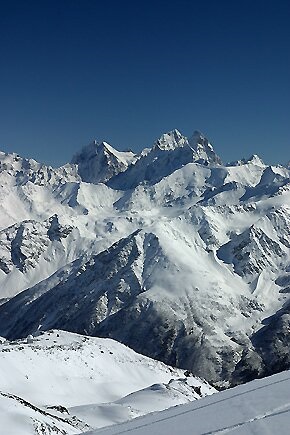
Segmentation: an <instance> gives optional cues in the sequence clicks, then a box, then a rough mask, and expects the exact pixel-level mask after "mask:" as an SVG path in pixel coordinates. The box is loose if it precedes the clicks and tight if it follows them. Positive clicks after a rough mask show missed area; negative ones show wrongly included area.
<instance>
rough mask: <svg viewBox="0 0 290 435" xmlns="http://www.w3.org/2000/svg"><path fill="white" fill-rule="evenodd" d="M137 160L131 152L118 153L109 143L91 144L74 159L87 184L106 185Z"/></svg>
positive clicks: (73, 161) (95, 142) (94, 142)
mask: <svg viewBox="0 0 290 435" xmlns="http://www.w3.org/2000/svg"><path fill="white" fill-rule="evenodd" d="M135 160H136V156H135V154H134V153H133V152H131V151H127V152H125V151H117V150H116V149H115V148H113V147H112V146H111V145H110V144H108V143H107V142H101V143H98V142H97V141H93V142H91V143H90V144H89V145H87V146H85V147H84V148H83V149H82V150H81V151H80V152H79V153H77V154H76V155H75V156H74V157H73V159H72V164H75V165H77V167H78V173H79V175H80V177H81V179H82V180H83V181H85V182H87V183H94V184H96V183H105V182H106V181H108V180H109V179H110V178H112V177H113V176H115V175H117V174H119V173H120V172H123V171H125V170H126V169H127V167H128V166H129V165H130V164H131V163H133V162H134V161H135Z"/></svg>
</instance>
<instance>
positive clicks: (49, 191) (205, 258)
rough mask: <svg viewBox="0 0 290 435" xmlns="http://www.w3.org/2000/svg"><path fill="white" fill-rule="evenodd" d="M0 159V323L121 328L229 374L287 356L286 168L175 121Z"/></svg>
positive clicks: (142, 345)
mask: <svg viewBox="0 0 290 435" xmlns="http://www.w3.org/2000/svg"><path fill="white" fill-rule="evenodd" d="M253 151H254V150H253ZM0 162H1V171H0V182H1V189H0V196H1V201H0V207H1V213H0V226H1V232H0V289H1V295H0V299H2V300H1V303H2V305H1V306H0V335H2V336H6V337H10V338H18V337H24V336H26V335H27V334H30V333H35V332H36V331H38V330H46V329H50V328H63V329H67V330H70V331H74V332H78V333H84V334H90V335H101V336H104V337H112V338H115V339H117V340H119V341H122V342H124V343H126V344H127V345H129V346H131V347H133V348H134V349H135V350H137V351H138V352H142V353H145V354H147V355H149V356H151V357H154V358H158V359H160V360H162V361H164V362H167V363H169V364H172V365H178V366H179V367H183V368H185V369H189V370H192V371H194V373H196V374H198V375H199V376H202V377H206V378H207V379H208V380H210V381H213V382H216V383H217V384H220V383H221V384H223V385H229V384H236V383H239V382H244V381H246V380H249V379H252V378H254V377H256V376H257V375H259V376H262V375H267V374H269V373H273V372H275V371H279V370H282V369H287V368H289V367H290V361H289V357H288V355H289V352H290V342H289V336H288V334H287V328H288V326H289V315H290V314H289V295H290V291H289V274H290V230H289V228H290V225H289V223H290V172H289V168H286V167H282V166H267V165H265V164H264V163H263V162H262V161H261V160H260V159H259V158H258V156H255V155H254V156H252V157H251V158H249V159H242V160H240V161H237V162H235V163H233V164H230V165H223V164H222V162H221V160H220V158H219V157H218V156H217V154H216V153H215V151H214V149H213V147H212V145H211V144H210V142H209V141H208V140H207V139H206V138H205V137H204V136H203V135H202V134H201V133H198V132H196V133H194V135H193V137H192V138H190V139H188V138H186V137H185V136H183V135H182V134H181V133H180V132H179V131H178V130H173V131H171V132H169V133H166V134H164V135H162V136H161V137H160V139H158V140H157V141H156V142H155V143H154V144H153V146H152V147H151V148H148V149H146V150H144V151H143V152H141V153H140V155H138V156H135V155H133V154H132V153H130V152H119V151H116V150H115V149H114V148H113V147H111V146H110V145H109V144H107V143H101V144H97V143H93V144H90V145H89V146H88V147H86V148H84V149H83V150H82V151H81V152H80V153H79V155H78V156H76V157H75V158H74V160H73V162H74V163H73V164H68V165H65V166H63V167H61V168H56V169H55V168H50V167H46V166H44V165H41V164H38V163H37V162H35V161H32V160H26V159H22V158H21V157H19V156H17V155H15V154H4V153H2V154H1V155H0ZM52 224H53V225H54V227H55V230H54V231H52V229H51V226H52ZM9 298H10V300H8V299H9ZM4 302H5V303H4ZM268 355H270V357H268Z"/></svg>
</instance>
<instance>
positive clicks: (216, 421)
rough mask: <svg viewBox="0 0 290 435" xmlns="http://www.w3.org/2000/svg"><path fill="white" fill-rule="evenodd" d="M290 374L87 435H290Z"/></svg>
mask: <svg viewBox="0 0 290 435" xmlns="http://www.w3.org/2000/svg"><path fill="white" fill-rule="evenodd" d="M289 388H290V372H289V371H286V372H283V373H280V374H279V375H274V376H271V377H269V378H265V379H262V380H261V379H260V380H256V381H253V382H250V383H248V384H245V385H240V386H239V387H236V388H232V389H230V390H227V391H223V392H221V393H218V394H214V395H213V396H210V397H207V398H204V399H202V400H200V401H199V402H193V403H190V404H187V405H182V406H177V407H174V408H171V409H169V410H166V411H163V412H158V413H155V414H151V415H148V416H146V417H142V418H138V419H136V420H134V421H132V422H130V423H124V424H121V425H116V426H112V427H111V428H108V429H104V430H100V431H97V432H95V431H94V432H88V433H87V435H89V434H90V435H93V434H98V435H115V434H127V433H130V434H136V435H148V434H152V433H154V434H158V435H168V434H175V433H178V434H180V435H209V434H224V433H227V434H235V435H248V434H256V435H265V434H274V433H279V434H281V435H287V434H289V425H290V403H289Z"/></svg>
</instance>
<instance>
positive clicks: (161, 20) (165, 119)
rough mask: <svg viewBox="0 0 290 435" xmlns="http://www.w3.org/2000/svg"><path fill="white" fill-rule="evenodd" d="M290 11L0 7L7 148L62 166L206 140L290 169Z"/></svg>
mask: <svg viewBox="0 0 290 435" xmlns="http://www.w3.org/2000/svg"><path fill="white" fill-rule="evenodd" d="M289 23H290V2H289V1H288V0H287V1H284V0H274V1H267V0H263V1H261V0H251V1H249V0H239V1H234V0H228V1H225V0H216V1H213V0H208V1H206V0H203V1H201V0H199V1H194V0H192V1H186V0H178V1H177V0H176V1H175V0H173V1H169V0H167V1H162V0H156V1H151V0H146V1H145V0H138V1H137V0H135V1H127V0H119V1H118V0H107V1H104V0H102V1H99V0H95V1H91V0H77V1H76V0H57V1H55V0H49V1H46V0H38V1H30V0H25V1H24V0H22V1H20V0H19V1H13V0H6V1H5V0H0V62H1V64H0V149H2V150H4V151H9V152H12V151H15V152H18V153H19V154H21V155H23V156H25V157H34V158H35V159H37V160H40V161H43V162H46V163H50V164H54V165H57V164H62V163H65V162H66V161H69V160H70V159H71V157H72V155H73V154H74V153H75V152H76V151H77V150H78V149H80V148H81V147H82V146H83V145H85V144H87V143H88V142H90V141H91V140H92V139H94V138H96V139H99V140H107V141H109V142H110V143H111V144H112V145H113V146H115V147H116V148H119V149H125V148H127V147H131V148H133V149H134V150H135V151H138V150H140V149H141V148H143V147H145V146H150V145H151V144H152V142H153V141H154V140H155V139H156V138H157V137H159V136H160V135H161V134H162V133H163V132H166V131H168V130H171V129H173V128H178V129H179V130H180V131H181V132H182V133H184V134H185V135H188V136H189V135H191V133H192V132H193V130H195V129H199V130H201V131H202V132H203V133H204V134H205V135H207V137H208V138H209V139H210V140H211V141H212V143H213V144H214V146H215V149H216V151H217V153H218V154H220V156H221V157H222V159H223V160H224V161H229V160H233V159H237V158H241V157H243V156H245V157H248V156H249V155H250V154H253V153H257V154H259V155H260V156H261V157H262V158H264V160H265V161H266V162H268V163H278V162H281V163H285V162H286V161H288V160H289V159H290V152H289V149H290V146H289V145H290V101H289V100H290V25H289Z"/></svg>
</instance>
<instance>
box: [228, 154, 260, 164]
mask: <svg viewBox="0 0 290 435" xmlns="http://www.w3.org/2000/svg"><path fill="white" fill-rule="evenodd" d="M248 164H252V165H256V166H260V167H265V166H266V165H265V163H264V162H263V160H262V159H261V158H260V157H259V156H258V155H257V154H252V155H251V156H250V157H249V158H247V159H245V158H242V159H240V160H236V161H234V162H230V163H228V164H227V166H243V165H248Z"/></svg>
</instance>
